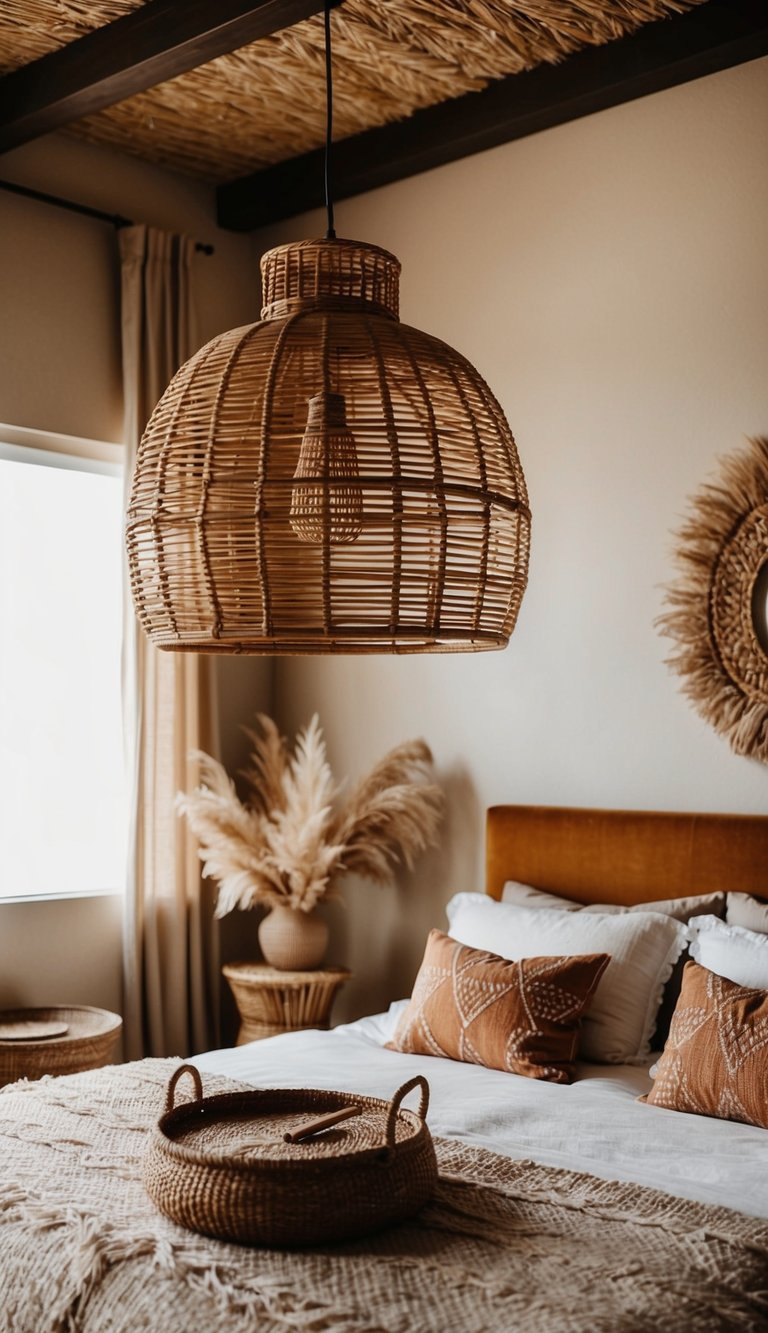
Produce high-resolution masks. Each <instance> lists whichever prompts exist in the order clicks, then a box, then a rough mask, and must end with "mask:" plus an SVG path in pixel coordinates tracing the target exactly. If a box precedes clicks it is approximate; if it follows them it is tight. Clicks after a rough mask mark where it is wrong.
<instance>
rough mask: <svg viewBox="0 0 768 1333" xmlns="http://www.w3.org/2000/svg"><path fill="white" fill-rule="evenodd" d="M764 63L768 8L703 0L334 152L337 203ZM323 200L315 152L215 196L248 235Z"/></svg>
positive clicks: (224, 221) (745, 1) (224, 216)
mask: <svg viewBox="0 0 768 1333" xmlns="http://www.w3.org/2000/svg"><path fill="white" fill-rule="evenodd" d="M766 54H768V6H767V5H766V3H765V0H708V3H706V4H703V5H701V6H699V7H697V8H696V9H692V10H689V11H688V12H686V13H685V14H680V15H678V16H676V17H674V18H670V19H664V20H660V21H659V22H656V23H650V24H647V25H646V26H645V27H642V28H640V29H639V30H638V31H637V32H636V33H634V34H633V35H632V36H630V37H624V38H621V39H619V40H618V41H614V42H610V43H607V44H606V45H604V46H598V47H592V48H590V49H588V50H585V51H580V52H577V53H576V54H574V55H572V56H569V57H568V58H567V59H566V60H564V61H563V62H562V63H561V64H559V65H540V66H538V67H537V68H536V69H533V70H531V71H529V72H527V73H523V74H512V75H509V76H508V77H507V78H503V79H498V80H496V81H495V82H493V83H491V84H489V86H488V87H487V88H485V89H484V90H483V91H482V92H478V93H466V94H464V95H463V96H461V97H457V98H454V99H452V100H451V101H448V102H441V103H439V104H438V105H437V106H432V107H428V108H426V109H425V110H423V111H417V112H416V113H415V114H414V115H412V116H410V117H409V118H408V119H407V120H400V121H396V122H394V123H393V124H390V125H384V126H381V127H380V128H377V129H372V130H365V131H364V132H362V133H360V134H356V135H352V136H350V137H349V138H347V139H342V140H340V141H339V142H337V143H336V144H335V145H334V150H333V182H334V198H335V199H336V200H340V199H349V198H351V197H352V196H353V195H357V194H363V193H364V192H365V191H367V190H373V189H376V188H377V187H379V186H381V185H388V184H390V183H391V182H392V181H397V180H403V179H404V178H406V177H408V176H413V175H416V174H417V173H419V172H422V171H428V170H429V169H430V168H432V167H438V166H443V165H444V164H445V163H447V162H453V161H456V160H457V159H459V158H462V157H468V156H470V155H471V154H473V153H479V152H482V151H484V150H485V149H486V148H495V147H497V146H498V145H499V144H502V143H507V142H509V141H510V140H512V139H520V138H523V137H525V136H526V135H528V134H535V133H536V132H537V131H539V130H545V129H550V128H551V127H552V126H554V125H562V124H564V123H565V122H567V121H570V120H576V119H578V118H579V117H581V116H588V115H591V114H592V112H593V111H603V110H605V109H606V108H608V107H612V106H618V105H620V104H621V103H622V102H629V101H632V100H633V99H635V98H637V97H644V96H645V95H646V94H648V93H655V92H660V91H661V90H662V89H665V88H672V87H674V86H675V85H677V84H680V83H686V82H688V81H689V80H691V79H696V78H699V77H700V76H701V75H705V74H712V73H715V72H716V71H717V70H722V69H727V68H728V67H729V66H731V65H738V64H741V63H742V62H744V61H747V60H753V59H755V58H757V57H758V56H763V55H766ZM322 200H323V152H322V150H321V149H319V150H317V151H314V152H310V153H304V154H302V155H301V156H300V157H296V158H292V159H290V160H289V161H287V162H280V163H278V164H277V165H276V166H273V167H267V168H265V169H264V170H262V171H257V172H255V173H254V174H252V175H250V176H246V177H243V178H242V179H241V180H237V181H233V182H232V183H231V184H229V185H222V186H220V187H219V190H218V219H219V225H220V226H222V227H226V228H228V229H230V230H233V231H252V230H253V229H254V228H256V227H263V226H266V225H268V224H270V223H274V222H279V221H282V220H283V219H285V218H289V217H293V216H295V215H296V214H298V213H304V212H306V211H307V210H309V209H311V208H317V207H319V206H320V205H321V204H322Z"/></svg>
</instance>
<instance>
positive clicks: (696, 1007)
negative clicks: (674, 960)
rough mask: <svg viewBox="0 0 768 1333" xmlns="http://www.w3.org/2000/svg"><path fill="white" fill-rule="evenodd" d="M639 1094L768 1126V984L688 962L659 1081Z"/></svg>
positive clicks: (681, 1107)
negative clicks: (746, 982) (742, 982)
mask: <svg viewBox="0 0 768 1333" xmlns="http://www.w3.org/2000/svg"><path fill="white" fill-rule="evenodd" d="M640 1100H641V1101H643V1100H644V1101H647V1102H648V1103H649V1105H651V1106H666V1107H668V1108H669V1109H670V1110H672V1111H690V1112H692V1113H693V1114H694V1115H709V1116H715V1117H717V1118H718V1119H720V1120H743V1121H744V1122H745V1123H746V1124H748V1125H759V1126H761V1127H762V1128H763V1129H768V991H765V990H756V989H754V988H752V987H748V986H739V985H737V984H736V982H735V981H728V980H727V979H726V978H725V977H720V976H718V975H717V973H716V972H710V971H708V969H707V968H706V967H701V966H700V964H699V963H694V962H689V963H686V965H685V972H684V974H683V989H682V992H681V995H680V999H679V1000H678V1002H677V1008H676V1009H675V1015H674V1018H673V1019H672V1027H671V1029H670V1033H669V1039H668V1041H667V1044H666V1046H665V1047H664V1054H663V1055H662V1057H661V1059H660V1060H659V1064H658V1069H657V1073H656V1078H655V1080H654V1084H653V1087H652V1089H651V1091H650V1092H649V1093H648V1094H647V1096H646V1097H645V1098H641V1099H640Z"/></svg>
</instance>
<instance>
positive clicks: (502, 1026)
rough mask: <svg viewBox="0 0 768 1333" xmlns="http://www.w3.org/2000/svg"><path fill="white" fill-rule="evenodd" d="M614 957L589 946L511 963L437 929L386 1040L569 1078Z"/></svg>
mask: <svg viewBox="0 0 768 1333" xmlns="http://www.w3.org/2000/svg"><path fill="white" fill-rule="evenodd" d="M608 962H609V955H608V954H587V955H585V956H583V957H575V958H523V959H520V960H519V961H518V962H515V963H512V962H508V961H507V959H505V958H499V956H498V955H497V954H494V953H486V952H485V951H484V950H481V949H471V948H469V946H468V945H465V944H459V943H458V942H457V941H456V940H453V939H451V938H450V937H449V936H448V935H444V934H443V933H442V931H439V930H432V931H430V934H429V939H428V940H427V947H426V951H425V953H424V959H423V962H422V964H421V967H420V969H419V974H418V976H417V978H416V982H415V985H414V988H413V994H412V996H411V1002H410V1004H409V1005H408V1008H407V1009H406V1011H405V1013H404V1014H403V1016H402V1018H401V1019H400V1022H399V1024H398V1027H397V1031H396V1032H395V1035H394V1038H393V1040H392V1041H391V1042H389V1043H388V1046H389V1047H390V1049H391V1050H395V1051H406V1052H408V1053H409V1054H412V1055H441V1056H445V1057H446V1058H447V1059H449V1060H461V1061H463V1062H464V1063H466V1064H476V1065H485V1066H486V1068H487V1069H503V1070H506V1071H507V1073H510V1074H523V1075H525V1076H526V1077H527V1078H540V1079H546V1080H548V1081H549V1082H551V1083H570V1081H571V1079H572V1078H573V1072H574V1062H575V1059H576V1051H577V1049H578V1044H579V1027H580V1023H581V1017H582V1015H583V1013H584V1012H585V1010H586V1009H587V1008H588V1006H589V1003H590V1000H591V999H592V996H593V995H594V993H595V989H596V987H597V983H598V981H599V980H600V977H601V976H602V974H603V972H604V971H605V969H606V967H607V966H608Z"/></svg>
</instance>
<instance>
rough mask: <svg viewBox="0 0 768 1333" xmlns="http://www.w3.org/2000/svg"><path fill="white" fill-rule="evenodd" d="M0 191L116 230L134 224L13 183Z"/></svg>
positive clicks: (199, 245) (208, 249)
mask: <svg viewBox="0 0 768 1333" xmlns="http://www.w3.org/2000/svg"><path fill="white" fill-rule="evenodd" d="M0 190H9V191H10V192H11V194H22V195H24V197H25V199H37V200H38V202H39V203H41V204H53V206H54V208H68V209H69V211H70V213H82V215H83V217H86V218H97V219H98V221H99V222H109V223H110V224H111V225H112V226H113V227H115V228H116V230H118V231H119V229H120V228H121V227H132V226H133V225H134V223H133V222H132V221H131V219H130V218H124V217H122V216H121V214H120V213H104V212H103V211H102V210H101V209H100V208H89V206H88V205H87V204H76V203H74V202H73V200H71V199H61V198H59V196H58V195H56V194H44V193H43V191H42V190H32V189H30V188H29V186H28V185H14V183H13V181H2V180H0ZM195 249H196V250H199V251H200V253H201V254H203V255H212V254H213V253H214V248H213V246H212V245H205V244H204V243H203V242H202V241H196V242H195Z"/></svg>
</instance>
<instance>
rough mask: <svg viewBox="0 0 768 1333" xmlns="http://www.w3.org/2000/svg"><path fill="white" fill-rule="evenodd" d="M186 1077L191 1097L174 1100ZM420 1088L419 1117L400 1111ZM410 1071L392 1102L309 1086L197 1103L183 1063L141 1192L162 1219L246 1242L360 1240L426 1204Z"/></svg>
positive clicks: (423, 1137)
mask: <svg viewBox="0 0 768 1333" xmlns="http://www.w3.org/2000/svg"><path fill="white" fill-rule="evenodd" d="M185 1073H188V1074H189V1075H190V1076H191V1077H192V1078H193V1079H194V1083H195V1092H196V1099H195V1100H194V1101H192V1102H184V1103H182V1104H180V1105H178V1106H177V1105H175V1104H174V1101H175V1091H176V1084H177V1082H178V1080H179V1078H180V1077H181V1076H182V1075H183V1074H185ZM416 1087H419V1088H420V1089H421V1102H420V1105H419V1109H418V1112H414V1111H410V1110H407V1109H405V1108H403V1107H402V1106H401V1102H402V1100H403V1098H404V1097H405V1096H407V1094H408V1093H409V1092H411V1091H412V1090H413V1089H414V1088H416ZM428 1102H429V1087H428V1084H427V1081H426V1079H424V1078H423V1077H421V1075H419V1076H417V1077H416V1078H413V1079H411V1080H410V1081H409V1082H408V1083H405V1084H403V1086H402V1087H401V1088H399V1089H398V1091H397V1092H396V1093H395V1095H394V1097H393V1098H392V1101H391V1102H385V1101H381V1100H380V1099H379V1098H375V1097H362V1096H361V1097H358V1096H356V1095H354V1094H352V1093H346V1092H328V1091H322V1090H320V1089H311V1088H310V1089H307V1088H300V1089H295V1088H285V1089H275V1088H268V1089H259V1090H256V1091H248V1092H233V1093H224V1094H223V1095H220V1096H216V1097H205V1098H204V1097H203V1095H202V1081H201V1078H200V1075H199V1073H198V1071H197V1070H196V1069H195V1068H194V1066H192V1065H182V1066H181V1067H180V1068H179V1069H177V1070H176V1072H175V1073H174V1075H173V1077H172V1078H171V1081H170V1083H169V1087H168V1097H167V1101H166V1108H165V1112H164V1114H163V1115H162V1116H161V1118H160V1120H159V1122H158V1125H157V1127H156V1129H155V1130H154V1132H153V1134H152V1137H151V1139H150V1143H149V1146H148V1149H147V1152H146V1155H145V1158H144V1181H145V1184H146V1187H147V1191H148V1193H149V1195H150V1197H151V1198H152V1200H153V1201H154V1203H155V1204H156V1205H157V1207H158V1208H159V1209H160V1210H161V1212H163V1213H165V1214H166V1216H167V1217H170V1218H171V1219H172V1221H174V1222H178V1223H179V1224H180V1225H181V1226H185V1227H189V1228H190V1229H191V1230H193V1231H199V1232H202V1233H203V1234H204V1235H208V1236H214V1237H216V1238H218V1239H220V1240H232V1241H238V1242H240V1243H242V1244H249V1245H273V1246H296V1245H316V1244H321V1243H326V1242H329V1241H339V1240H345V1239H348V1238H354V1237H357V1236H364V1235H367V1234H369V1233H371V1232H373V1231H379V1230H381V1229H382V1228H384V1227H387V1226H390V1225H392V1224H394V1223H396V1222H400V1221H402V1220H403V1219H404V1218H406V1217H410V1216H411V1215H412V1214H413V1213H415V1212H418V1210H419V1209H420V1208H421V1207H423V1205H424V1204H425V1203H426V1202H427V1200H428V1199H429V1198H430V1197H431V1195H432V1193H433V1191H434V1188H435V1184H436V1182H437V1161H436V1158H435V1150H434V1146H433V1143H432V1137H431V1135H430V1132H429V1130H428V1128H427V1124H426V1118H425V1117H426V1112H427V1105H428ZM352 1107H356V1108H358V1109H359V1114H356V1115H354V1117H353V1118H350V1119H345V1120H344V1121H343V1122H342V1123H339V1124H336V1125H334V1126H332V1127H330V1128H327V1129H325V1130H320V1131H319V1132H316V1133H314V1134H312V1135H311V1136H310V1137H307V1138H303V1139H301V1140H300V1141H299V1142H286V1141H285V1135H286V1133H288V1134H291V1133H295V1132H297V1131H299V1132H301V1130H302V1129H306V1128H307V1127H308V1125H309V1124H310V1123H314V1122H317V1121H318V1120H319V1119H321V1118H324V1117H326V1116H328V1115H332V1114H333V1113H336V1112H345V1111H349V1110H350V1108H352Z"/></svg>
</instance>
